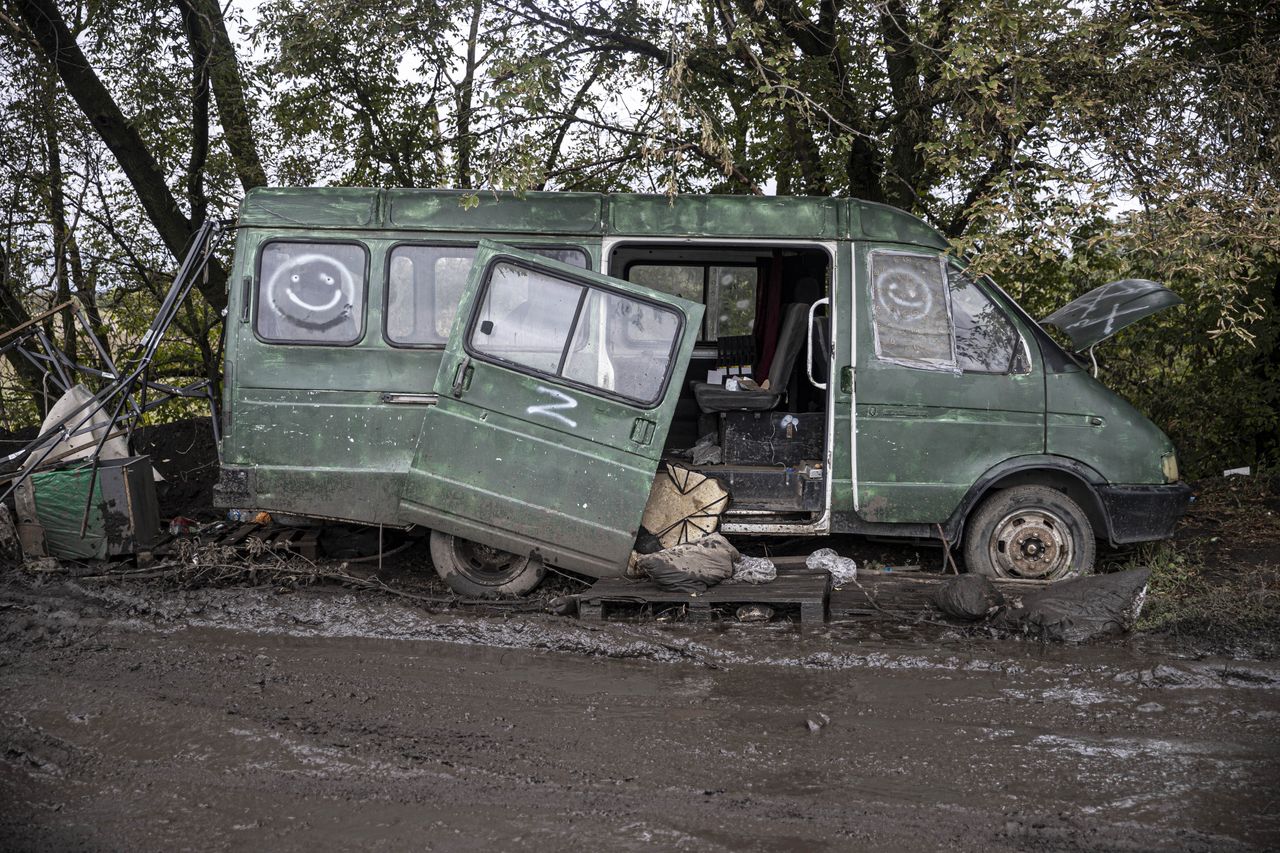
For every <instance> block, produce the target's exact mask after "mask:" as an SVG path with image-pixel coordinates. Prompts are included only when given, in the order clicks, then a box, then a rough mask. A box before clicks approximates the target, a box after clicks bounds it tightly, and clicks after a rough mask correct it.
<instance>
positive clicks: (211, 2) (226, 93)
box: [180, 0, 267, 191]
mask: <svg viewBox="0 0 1280 853" xmlns="http://www.w3.org/2000/svg"><path fill="white" fill-rule="evenodd" d="M180 4H181V6H183V7H184V9H185V10H186V11H187V12H189V13H190V14H191V15H192V17H193V18H194V19H195V21H196V22H197V24H198V26H199V27H200V28H201V30H203V32H202V40H203V42H204V44H205V45H206V46H207V49H208V57H207V59H208V76H209V82H210V83H211V84H212V86H213V95H214V100H215V102H216V104H217V108H218V121H219V123H220V124H221V125H222V133H223V136H224V137H225V138H226V140H227V147H228V148H229V149H231V158H232V160H233V161H234V162H235V167H236V175H237V176H238V177H239V178H240V185H241V186H242V187H244V189H245V190H246V191H248V190H251V189H253V188H254V187H261V186H266V183H267V174H266V172H265V171H264V170H263V168H262V160H261V158H260V157H259V156H258V144H257V135H256V134H255V133H254V130H253V122H252V121H251V120H250V116H249V107H248V104H247V103H246V101H245V97H244V78H243V77H241V75H240V63H239V60H237V59H236V51H235V47H234V46H233V45H232V44H231V36H230V35H228V33H227V22H226V19H225V18H224V17H223V16H222V7H221V6H220V5H219V4H218V0H180Z"/></svg>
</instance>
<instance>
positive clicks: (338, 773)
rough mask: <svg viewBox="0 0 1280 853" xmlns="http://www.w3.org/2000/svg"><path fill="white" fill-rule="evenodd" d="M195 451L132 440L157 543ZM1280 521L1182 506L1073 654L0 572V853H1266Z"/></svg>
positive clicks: (194, 482) (900, 629)
mask: <svg viewBox="0 0 1280 853" xmlns="http://www.w3.org/2000/svg"><path fill="white" fill-rule="evenodd" d="M202 441H203V440H202V438H201V433H200V432H199V431H198V430H191V431H190V436H189V437H188V436H187V434H186V433H183V432H181V431H178V430H173V429H170V430H168V431H166V432H165V433H164V434H163V435H161V436H160V437H159V438H158V439H157V440H156V441H153V442H152V447H151V448H150V449H151V450H152V452H153V453H154V454H155V455H156V457H157V461H158V463H159V464H160V467H161V470H162V471H164V473H165V474H166V476H167V477H168V478H169V479H168V481H167V482H168V484H169V485H166V486H164V491H163V494H162V496H161V500H162V505H163V506H164V508H165V513H164V514H165V515H166V516H167V515H173V514H186V515H191V516H193V517H196V518H208V517H211V513H210V511H209V510H208V509H207V498H206V489H207V483H208V479H207V477H206V476H205V473H207V468H200V467H199V466H200V465H201V464H203V463H202V462H200V461H199V459H198V457H199V456H200V454H202V453H206V452H207V450H208V447H206V446H205V445H204V444H202ZM184 506H185V507H190V508H191V511H187V512H183V507H184ZM1278 511H1280V486H1276V485H1275V484H1271V483H1269V482H1264V481H1262V480H1254V481H1249V482H1245V481H1218V482H1215V483H1210V484H1206V485H1205V486H1204V488H1202V489H1201V491H1200V500H1199V501H1198V502H1197V504H1196V506H1195V507H1194V508H1193V511H1192V513H1191V515H1190V517H1189V518H1188V520H1187V522H1186V523H1185V524H1184V525H1183V526H1182V527H1181V528H1180V530H1179V538H1178V540H1177V541H1176V542H1175V544H1174V545H1173V546H1164V547H1161V548H1154V549H1144V550H1140V551H1136V552H1130V553H1126V554H1112V555H1109V556H1108V557H1107V563H1106V567H1111V568H1120V567H1124V566H1126V565H1131V564H1135V563H1136V564H1144V565H1151V566H1153V568H1154V569H1155V574H1154V575H1153V581H1152V596H1151V600H1150V603H1149V605H1148V609H1147V613H1148V615H1147V616H1146V617H1145V619H1144V622H1143V625H1142V630H1140V631H1138V632H1135V633H1134V634H1131V635H1129V636H1127V637H1123V638H1120V639H1118V640H1113V641H1108V642H1102V643H1096V644H1091V645H1086V646H1060V645H1058V646H1055V645H1045V644H1042V643H1039V642H1035V641H1032V640H1028V639H1019V638H995V637H990V636H987V635H985V634H984V632H982V631H980V630H979V631H965V630H962V629H956V628H951V627H946V626H939V625H932V624H928V623H921V622H918V621H916V620H914V619H909V618H903V619H892V618H882V619H877V620H871V621H865V622H859V623H842V624H829V625H826V626H824V627H821V628H817V629H810V628H806V629H804V630H801V629H800V628H798V627H796V626H794V625H790V624H785V623H774V624H768V625H738V624H734V623H732V622H727V623H718V624H711V625H706V624H702V625H694V624H681V623H678V622H676V623H659V622H656V621H653V620H652V619H649V620H641V621H635V622H622V623H609V624H605V625H603V626H591V625H583V624H580V623H578V622H577V621H576V620H574V619H572V618H562V617H556V616H551V615H547V614H545V613H542V612H539V610H540V607H539V603H540V601H544V600H546V599H547V598H549V597H550V596H552V595H554V594H558V593H566V592H574V591H577V590H579V589H581V588H582V583H581V582H579V581H577V580H574V579H572V578H566V577H558V576H557V577H553V578H551V579H550V584H549V588H548V589H547V590H546V591H545V592H544V593H543V594H542V595H541V597H540V598H537V599H535V600H534V601H533V602H531V603H530V604H528V605H523V606H511V607H505V608H486V609H477V608H461V609H459V608H451V607H447V606H441V605H440V603H439V600H440V598H441V597H442V596H444V597H446V598H447V596H445V592H446V591H445V590H444V588H443V587H442V586H441V585H440V584H439V582H438V581H437V580H436V579H435V578H434V575H433V573H432V572H431V569H430V564H429V558H428V557H427V555H426V549H425V548H424V547H421V546H422V543H420V542H419V543H417V545H414V544H412V543H410V544H409V546H408V547H407V548H406V549H405V550H403V551H400V552H398V553H397V554H396V555H395V556H394V557H392V558H389V559H388V560H387V561H386V564H385V565H384V567H383V568H382V570H381V571H379V570H378V569H377V566H376V563H370V562H364V563H347V564H345V565H344V564H343V563H342V562H341V560H342V557H341V556H338V557H337V559H336V560H334V561H330V563H327V564H322V566H321V568H324V566H325V565H329V566H333V567H336V568H340V569H341V571H342V572H345V573H346V574H347V575H349V576H350V577H352V578H359V579H361V582H362V583H364V584H366V587H365V588H363V589H353V588H352V584H351V583H347V584H346V586H343V585H342V584H340V583H332V582H329V583H322V584H311V585H299V584H298V583H296V582H293V581H290V580H289V579H288V578H287V577H286V576H283V575H282V574H281V573H279V572H273V573H257V574H252V575H250V574H247V573H246V572H244V571H243V566H242V565H240V564H237V563H236V562H235V560H232V559H230V558H227V557H226V555H223V556H220V557H216V559H213V562H210V559H211V555H209V554H207V553H201V554H196V555H193V556H194V558H195V559H196V560H204V561H205V562H204V563H202V564H201V565H202V568H200V569H199V571H196V570H195V569H194V568H193V569H190V570H188V571H186V572H184V574H182V575H181V576H180V577H153V578H149V579H133V580H129V581H127V582H121V581H120V580H119V579H118V578H116V579H109V580H94V579H93V577H92V575H93V574H94V573H95V572H100V571H101V567H87V566H74V565H64V566H63V567H62V570H61V571H58V572H31V571H21V570H15V569H10V570H6V571H0V850H5V851H8V850H175V849H183V850H186V849H190V850H220V849H254V850H257V849H264V848H265V849H273V850H276V849H279V850H311V849H316V848H320V849H349V848H356V847H359V848H368V849H392V850H399V849H426V850H486V851H488V850H494V849H500V850H507V849H513V850H544V849H583V850H600V849H608V850H633V849H636V850H638V849H646V850H648V849H661V850H667V849H671V850H685V849H688V850H699V851H704V850H705V851H718V850H724V851H733V850H765V849H768V850H804V851H809V850H849V849H895V850H917V849H940V848H945V849H959V850H983V851H991V850H1152V849H1161V850H1164V849H1175V850H1206V851H1207V850H1213V851H1218V850H1246V849H1276V848H1278V847H1280V802H1278V799H1280V793H1277V792H1280V786H1278V785H1277V783H1280V662H1277V660H1276V648H1277V643H1276V638H1277V636H1280V619H1278V618H1277V613H1278V612H1280V608H1278V606H1277V589H1278V588H1280V582H1278V578H1280V566H1278V565H1277V561H1278V560H1280V514H1278ZM369 537H370V534H368V533H365V534H355V535H350V534H348V535H346V536H345V537H344V536H334V537H330V538H328V539H327V540H322V541H327V543H328V545H329V546H330V548H331V550H332V551H333V553H334V554H338V552H339V551H341V549H343V548H347V549H348V550H349V551H350V553H351V554H357V553H360V552H361V551H362V549H363V550H364V551H367V550H368V548H369V546H370V542H369V541H368V540H369ZM373 541H374V542H375V543H376V539H375V540H373ZM399 544H400V541H399V540H395V541H392V542H389V543H388V545H389V546H396V547H398V545H399ZM821 544H832V545H835V546H836V547H838V548H839V549H840V550H841V551H842V552H843V553H848V554H853V555H855V556H857V558H858V559H859V560H860V562H862V563H863V564H864V565H865V564H866V563H867V562H872V563H875V562H882V563H889V564H897V565H901V564H904V563H908V564H909V563H916V564H919V565H922V566H925V567H932V566H936V567H940V566H941V559H942V558H941V552H940V551H938V550H936V549H930V548H928V547H915V546H906V547H897V548H891V547H888V546H882V545H879V544H877V543H869V542H865V541H862V542H859V541H851V540H835V541H832V542H830V543H821ZM762 547H764V546H762V545H760V543H745V544H744V550H748V551H754V550H758V549H760V548H762ZM768 547H769V548H771V549H773V550H774V551H775V552H776V551H777V550H779V549H781V550H784V551H788V550H789V551H792V552H796V549H800V551H803V550H804V549H807V548H810V547H816V546H815V545H814V544H813V543H810V542H805V543H779V542H774V543H770V544H769V545H768ZM346 556H349V554H348V555H346ZM188 559H189V560H190V557H189V558H188ZM224 559H226V560H228V562H227V565H226V566H225V567H223V566H222V565H221V563H219V562H218V561H220V560H224ZM260 560H261V561H263V562H266V563H270V562H271V558H270V556H269V555H265V556H263V557H261V558H260ZM370 584H372V585H378V584H381V585H384V586H386V587H389V588H391V589H393V590H394V591H395V592H397V593H399V594H400V595H401V596H402V597H399V598H397V597H394V596H393V595H391V594H388V593H387V592H386V591H385V590H384V591H383V592H377V591H370V590H369V588H368V585H370ZM403 596H418V598H405V597H403ZM424 599H431V600H430V601H428V600H424Z"/></svg>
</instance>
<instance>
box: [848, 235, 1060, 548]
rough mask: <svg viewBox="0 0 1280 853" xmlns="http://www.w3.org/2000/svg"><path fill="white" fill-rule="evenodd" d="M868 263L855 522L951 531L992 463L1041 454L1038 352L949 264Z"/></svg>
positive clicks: (899, 255) (916, 256)
mask: <svg viewBox="0 0 1280 853" xmlns="http://www.w3.org/2000/svg"><path fill="white" fill-rule="evenodd" d="M860 254H861V257H860V264H859V279H858V280H859V281H860V282H862V285H861V286H860V287H859V291H860V292H859V293H858V300H859V309H860V310H859V315H860V320H861V327H860V329H859V333H858V338H859V341H858V354H857V358H858V363H857V368H856V371H855V385H854V391H855V401H856V415H857V417H856V436H855V440H856V448H857V475H858V514H859V515H860V516H861V517H862V518H863V519H865V520H867V521H876V522H915V523H927V524H932V523H938V522H943V521H945V520H946V519H947V518H948V516H950V515H951V513H952V511H954V510H955V508H956V507H957V506H958V505H959V504H960V501H961V500H962V499H963V498H964V495H965V493H966V492H967V491H968V490H969V488H970V487H971V486H972V485H973V483H974V482H975V481H976V480H977V479H978V477H980V476H981V475H982V474H983V473H984V472H986V471H987V470H989V469H990V468H991V467H992V466H994V465H996V464H997V463H999V462H1002V461H1004V460H1005V459H1009V458H1012V457H1015V456H1023V455H1030V454H1039V453H1043V452H1044V424H1045V420H1044V417H1045V416H1044V399H1045V397H1044V394H1045V392H1044V378H1043V372H1042V370H1041V367H1040V364H1039V353H1038V352H1034V350H1033V348H1032V347H1030V346H1029V345H1028V343H1027V333H1026V332H1025V331H1023V330H1021V329H1020V327H1019V325H1018V323H1017V320H1016V318H1015V317H1013V316H1011V315H1010V313H1009V312H1008V311H1006V310H1005V309H1004V308H1002V307H1001V305H1000V302H999V298H998V296H997V295H996V294H994V293H992V292H987V291H986V290H984V289H983V287H981V286H980V285H979V283H977V282H975V281H973V280H971V279H970V278H969V277H968V276H966V275H964V273H962V272H961V271H960V270H959V269H958V268H957V267H955V266H953V265H951V264H950V263H949V262H948V260H947V258H946V257H945V256H942V255H939V254H937V253H924V252H920V251H908V250H904V249H898V248H892V249H891V248H883V249H880V248H877V249H873V250H871V251H870V252H867V251H866V250H865V249H863V251H862V252H861V253H860ZM1033 352H1034V356H1033Z"/></svg>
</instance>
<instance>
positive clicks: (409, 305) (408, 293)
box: [386, 245, 587, 347]
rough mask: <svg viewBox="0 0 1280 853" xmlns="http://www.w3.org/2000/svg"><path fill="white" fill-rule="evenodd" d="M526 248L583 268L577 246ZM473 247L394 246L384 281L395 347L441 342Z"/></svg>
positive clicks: (583, 258) (584, 263)
mask: <svg viewBox="0 0 1280 853" xmlns="http://www.w3.org/2000/svg"><path fill="white" fill-rule="evenodd" d="M523 248H524V250H525V251H526V252H531V253H533V254H535V255H541V256H543V257H544V258H550V259H552V260H554V261H560V262H561V263H565V264H571V265H573V266H576V267H580V268H582V269H586V268H587V256H586V253H584V252H583V251H582V250H581V249H573V248H562V247H551V246H539V247H523ZM475 257H476V247H475V246H408V245H405V246H396V247H395V248H394V249H392V250H391V259H390V264H389V267H390V275H389V277H388V283H387V312H386V317H387V319H386V334H387V340H388V341H390V342H391V343H393V344H397V345H400V346H429V347H430V346H444V345H445V344H446V343H448V341H449V330H450V329H451V328H452V327H453V321H454V318H455V317H456V316H457V314H458V302H459V301H460V300H461V299H462V291H463V289H464V288H465V287H466V284H467V276H468V275H470V274H471V265H472V263H473V262H474V261H475Z"/></svg>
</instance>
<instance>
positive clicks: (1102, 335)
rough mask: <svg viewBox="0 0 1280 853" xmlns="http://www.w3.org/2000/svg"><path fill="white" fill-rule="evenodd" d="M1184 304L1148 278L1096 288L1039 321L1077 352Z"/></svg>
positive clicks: (1171, 292)
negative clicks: (1055, 330)
mask: <svg viewBox="0 0 1280 853" xmlns="http://www.w3.org/2000/svg"><path fill="white" fill-rule="evenodd" d="M1181 303H1182V297H1180V296H1178V294H1176V293H1174V292H1173V291H1172V290H1170V289H1169V288H1167V287H1165V286H1164V285H1161V284H1156V283H1155V282H1154V281H1148V280H1147V279H1145V278H1125V279H1121V280H1120V281H1113V282H1111V283H1110V284H1104V285H1102V287H1095V288H1094V289H1093V290H1090V291H1089V292H1088V293H1086V294H1085V295H1084V296H1081V297H1080V298H1079V299H1075V300H1072V301H1071V302H1068V303H1067V304H1066V305H1063V306H1062V307H1061V308H1059V309H1058V310H1057V311H1054V312H1053V313H1052V314H1050V315H1049V316H1048V317H1045V318H1044V319H1043V320H1041V321H1040V324H1041V325H1042V326H1056V327H1057V328H1059V329H1061V330H1062V331H1063V332H1064V333H1065V334H1066V335H1067V337H1069V338H1071V346H1072V348H1073V349H1074V350H1075V351H1076V352H1082V351H1084V350H1087V349H1088V348H1089V347H1091V346H1093V345H1095V344H1098V343H1101V342H1102V341H1105V340H1106V339H1107V338H1109V337H1111V336H1112V335H1114V334H1115V333H1116V332H1118V331H1120V330H1121V329H1123V328H1125V327H1126V326H1129V325H1130V324H1132V323H1136V322H1138V321H1139V320H1141V319H1142V318H1144V317H1149V316H1151V315H1152V314H1155V313H1156V312H1158V311H1163V310H1164V309H1166V308H1168V307H1170V306H1172V305H1179V304H1181Z"/></svg>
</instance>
